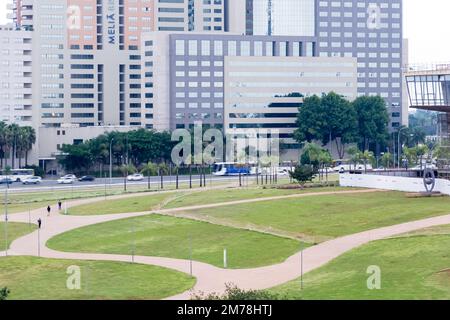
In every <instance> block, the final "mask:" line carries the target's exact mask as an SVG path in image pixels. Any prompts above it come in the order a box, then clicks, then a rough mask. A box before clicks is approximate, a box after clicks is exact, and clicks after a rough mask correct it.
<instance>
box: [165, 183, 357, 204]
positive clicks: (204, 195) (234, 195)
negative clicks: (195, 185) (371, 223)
mask: <svg viewBox="0 0 450 320" xmlns="http://www.w3.org/2000/svg"><path fill="white" fill-rule="evenodd" d="M349 190H352V189H349V188H340V187H323V188H309V189H304V190H300V189H293V190H289V189H275V188H266V189H264V188H251V189H225V190H210V191H204V192H196V193H191V194H187V195H185V196H181V197H178V198H176V199H174V200H173V201H171V202H169V203H168V204H167V205H166V206H165V207H164V208H166V209H169V208H180V207H187V206H197V205H203V204H212V203H221V202H230V201H239V200H247V199H255V198H264V197H276V196H286V195H292V194H303V193H314V192H332V191H349Z"/></svg>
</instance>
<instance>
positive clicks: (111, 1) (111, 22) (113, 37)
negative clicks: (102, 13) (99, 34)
mask: <svg viewBox="0 0 450 320" xmlns="http://www.w3.org/2000/svg"><path fill="white" fill-rule="evenodd" d="M106 1H108V2H107V6H106V24H107V39H108V40H107V42H108V44H110V45H115V44H116V41H117V34H118V33H117V32H116V29H117V18H118V16H117V13H116V0H106Z"/></svg>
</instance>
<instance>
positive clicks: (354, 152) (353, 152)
mask: <svg viewBox="0 0 450 320" xmlns="http://www.w3.org/2000/svg"><path fill="white" fill-rule="evenodd" d="M347 153H348V155H349V156H350V161H351V163H352V164H353V166H354V170H356V166H357V165H358V163H359V162H360V161H361V152H360V151H359V149H358V147H356V146H351V147H350V148H348V149H347Z"/></svg>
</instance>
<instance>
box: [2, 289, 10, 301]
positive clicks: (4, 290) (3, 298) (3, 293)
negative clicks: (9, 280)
mask: <svg viewBox="0 0 450 320" xmlns="http://www.w3.org/2000/svg"><path fill="white" fill-rule="evenodd" d="M10 293H11V291H10V290H9V289H8V288H7V287H4V288H2V289H0V301H3V300H6V299H7V298H8V296H9V294H10Z"/></svg>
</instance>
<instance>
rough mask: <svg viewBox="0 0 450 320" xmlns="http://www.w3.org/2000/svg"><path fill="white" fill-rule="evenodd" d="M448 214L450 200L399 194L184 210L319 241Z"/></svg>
mask: <svg viewBox="0 0 450 320" xmlns="http://www.w3.org/2000/svg"><path fill="white" fill-rule="evenodd" d="M449 213H450V198H448V197H442V198H416V199H411V198H407V197H406V195H405V194H404V193H401V192H371V193H360V194H341V195H326V196H317V197H304V198H298V199H285V200H277V201H270V202H257V203H248V204H240V205H233V206H226V207H217V208H209V209H200V210H195V211H191V212H189V211H187V212H185V214H188V215H190V216H198V217H208V219H209V221H214V222H215V223H226V224H227V225H236V226H241V227H246V226H248V225H251V226H252V227H253V228H256V229H265V230H267V228H271V230H272V231H273V232H276V233H278V234H284V235H289V236H292V237H299V238H302V239H304V240H305V241H308V242H313V243H317V242H321V241H324V240H327V239H330V238H335V237H338V236H343V235H348V234H353V233H357V232H360V231H364V230H370V229H375V228H380V227H384V226H390V225H395V224H399V223H403V222H407V221H414V220H419V219H423V218H427V217H433V216H438V215H443V214H449Z"/></svg>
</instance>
